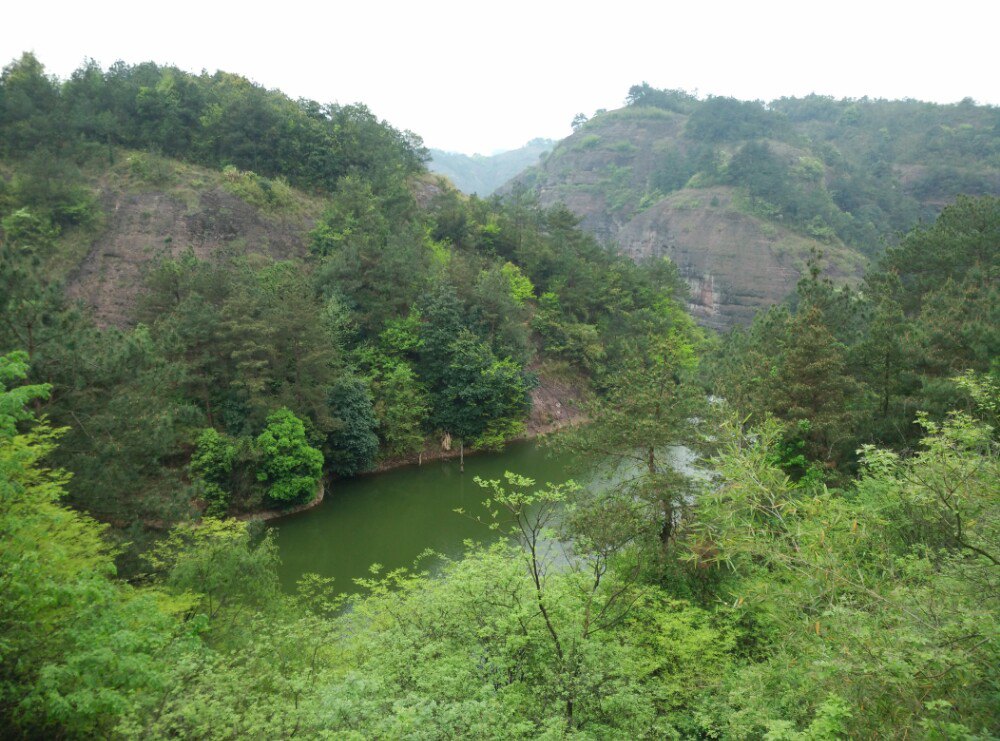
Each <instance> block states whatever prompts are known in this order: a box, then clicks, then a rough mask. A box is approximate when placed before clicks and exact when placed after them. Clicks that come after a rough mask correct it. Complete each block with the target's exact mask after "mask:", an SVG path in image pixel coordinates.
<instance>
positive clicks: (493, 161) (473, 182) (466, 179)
mask: <svg viewBox="0 0 1000 741" xmlns="http://www.w3.org/2000/svg"><path fill="white" fill-rule="evenodd" d="M553 145H555V142H554V141H553V140H551V139H532V140H531V141H530V142H528V143H527V144H525V145H524V146H523V147H521V148H520V149H512V150H510V151H507V152H500V153H499V154H493V155H489V156H485V155H482V154H474V155H471V156H469V155H467V154H459V153H457V152H445V151H442V150H440V149H432V150H430V153H431V160H430V162H429V163H428V167H429V169H430V170H431V172H436V173H438V174H440V175H444V176H445V177H447V178H448V179H449V180H451V182H452V183H454V184H455V187H456V188H458V189H459V190H461V191H463V192H465V193H469V194H472V193H475V194H477V195H479V196H488V195H490V194H491V193H492V192H493V191H495V190H496V189H497V188H499V187H500V186H501V185H503V184H504V183H506V182H507V181H508V180H510V179H511V178H512V177H514V176H515V175H517V174H518V173H519V172H521V171H522V170H524V169H525V168H527V167H530V166H531V165H533V164H535V163H536V162H538V158H539V157H540V156H542V155H543V154H545V153H546V152H548V151H550V150H551V149H552V147H553Z"/></svg>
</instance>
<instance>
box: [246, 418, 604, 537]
mask: <svg viewBox="0 0 1000 741" xmlns="http://www.w3.org/2000/svg"><path fill="white" fill-rule="evenodd" d="M586 421H587V418H586V416H585V415H583V414H580V413H579V412H577V411H576V410H574V411H573V413H570V414H568V415H567V416H565V417H564V418H562V419H558V420H554V421H550V422H547V423H545V424H536V425H530V424H529V427H528V429H526V430H525V432H524V433H523V434H521V435H518V436H517V437H512V438H511V439H510V440H507V441H506V442H504V444H503V446H502V447H501V448H500V450H503V448H506V447H507V446H508V445H510V444H512V443H518V442H525V441H527V440H537V439H539V438H541V437H544V436H546V435H551V434H553V433H555V432H558V431H560V430H564V429H567V428H570V427H576V426H578V425H581V424H584V423H585V422H586ZM495 452H497V449H491V448H476V449H469V450H466V451H465V457H466V458H472V457H474V456H477V455H481V454H483V453H495ZM460 453H461V451H460V450H458V449H457V448H455V447H448V448H446V447H444V445H443V444H440V445H437V446H429V447H428V446H426V445H425V447H424V449H423V450H422V451H421V452H420V453H418V454H416V455H408V456H402V457H397V458H389V459H387V460H385V461H382V462H381V463H379V464H378V465H377V466H375V467H374V468H370V469H368V470H367V471H362V472H360V473H358V474H356V475H355V476H352V477H351V478H352V479H358V478H366V477H369V476H376V475H378V474H381V473H386V472H387V471H395V470H397V469H400V468H407V467H410V466H415V467H419V466H421V465H423V464H424V463H431V462H433V461H443V460H452V459H455V458H458V457H459V455H460ZM324 480H326V477H325V476H324V479H323V480H321V481H320V483H319V487H318V491H317V494H316V497H314V498H313V499H311V500H310V501H308V502H303V503H302V504H297V505H295V506H294V507H290V508H288V509H266V510H260V511H258V512H246V513H243V514H241V515H238V516H237V518H236V519H238V520H260V521H262V522H270V521H272V520H277V519H279V518H282V517H288V516H289V515H294V514H298V513H299V512H305V511H306V510H310V509H313V508H314V507H318V506H319V505H320V504H322V503H323V497H324V496H325V493H326V489H327V487H326V485H325V484H324ZM331 483H333V480H331Z"/></svg>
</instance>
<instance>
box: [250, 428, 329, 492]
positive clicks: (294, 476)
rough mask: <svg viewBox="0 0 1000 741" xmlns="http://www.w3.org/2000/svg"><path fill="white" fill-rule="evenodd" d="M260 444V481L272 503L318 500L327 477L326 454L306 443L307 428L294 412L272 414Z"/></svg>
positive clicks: (260, 436)
mask: <svg viewBox="0 0 1000 741" xmlns="http://www.w3.org/2000/svg"><path fill="white" fill-rule="evenodd" d="M256 443H257V447H258V449H259V450H260V467H259V470H258V472H257V480H258V481H261V482H264V483H266V484H267V495H268V497H270V498H271V500H272V501H274V502H276V503H278V504H282V505H285V504H294V503H295V502H301V501H304V500H307V499H309V498H310V497H313V496H315V494H316V486H317V484H318V483H319V480H320V477H321V476H322V475H323V454H322V453H321V452H319V451H318V450H316V449H315V448H313V447H311V446H310V445H309V443H308V442H307V441H306V429H305V426H304V425H303V424H302V420H300V419H299V418H298V417H296V416H295V415H294V414H293V413H292V412H291V410H289V409H285V408H282V409H279V410H277V411H276V412H273V413H271V414H269V415H268V417H267V423H266V426H265V427H264V431H263V432H261V433H260V434H259V435H258V436H257V439H256Z"/></svg>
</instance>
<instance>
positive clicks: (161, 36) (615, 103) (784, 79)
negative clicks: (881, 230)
mask: <svg viewBox="0 0 1000 741" xmlns="http://www.w3.org/2000/svg"><path fill="white" fill-rule="evenodd" d="M0 24H2V25H0V64H3V65H6V64H7V63H9V62H10V61H11V60H13V59H15V58H16V57H19V56H20V55H21V53H22V52H24V51H34V52H35V54H36V56H38V58H39V59H40V60H41V62H42V63H43V64H44V65H45V66H46V68H47V70H48V71H49V73H51V74H55V75H57V76H59V77H61V78H65V77H68V76H69V75H70V73H71V72H72V71H73V70H74V69H76V68H77V67H78V66H79V65H80V64H81V62H82V61H83V60H84V59H85V58H88V57H89V58H93V59H96V60H97V61H98V62H100V63H101V64H102V65H104V66H105V67H107V66H108V65H110V64H111V63H113V62H115V61H116V60H119V59H121V60H123V61H125V62H127V63H130V64H134V63H138V62H143V61H154V62H157V63H160V64H174V65H176V66H178V67H180V68H182V69H185V70H189V71H192V72H199V71H201V70H203V69H204V70H208V71H209V72H214V71H215V70H217V69H222V70H225V71H228V72H235V73H238V74H241V75H244V76H245V77H248V78H250V79H251V80H253V81H255V82H257V83H259V84H261V85H264V86H265V87H268V88H279V89H281V90H283V91H284V92H285V93H287V94H289V95H291V96H292V97H296V98H297V97H305V98H311V99H313V100H318V101H320V102H321V103H328V102H338V103H342V104H347V103H355V102H362V103H365V104H366V105H367V106H368V107H369V108H371V109H372V111H374V112H375V113H376V114H377V115H378V116H379V117H380V118H384V119H386V120H388V121H389V123H391V124H392V125H393V126H396V127H397V128H400V129H409V130H411V131H414V132H416V133H417V134H419V135H420V136H421V137H423V139H424V143H425V144H426V145H427V146H429V147H434V148H438V149H445V150H449V151H454V152H464V153H466V154H472V153H477V152H478V153H481V154H490V153H493V152H496V151H500V150H505V149H513V148H516V147H519V146H521V145H522V144H524V143H525V142H527V141H528V140H530V139H533V138H535V137H546V138H553V139H559V138H562V137H564V136H567V135H568V134H569V133H570V121H571V120H572V119H573V116H574V115H575V114H576V113H585V114H587V115H588V116H589V115H591V114H592V113H593V112H594V111H595V110H597V109H600V108H608V109H611V108H617V107H620V106H621V105H623V103H624V99H625V96H626V95H627V93H628V89H629V87H630V86H631V85H634V84H636V83H639V82H643V81H646V82H648V83H649V84H651V85H653V86H654V87H658V88H681V89H684V90H688V91H690V92H697V93H698V94H700V95H702V96H705V95H731V96H734V97H738V98H742V99H760V100H773V99H775V98H779V97H782V96H800V95H807V94H809V93H813V92H815V93H819V94H823V95H833V96H835V97H853V98H857V97H863V96H865V95H867V96H869V97H873V98H917V99H920V100H930V101H935V102H942V103H952V102H957V101H959V100H961V99H963V98H966V97H971V98H973V99H974V100H976V101H977V102H979V103H989V104H993V105H997V104H1000V78H998V77H997V70H998V62H997V59H998V57H997V53H996V49H997V46H996V39H995V36H996V31H997V28H998V27H1000V1H998V0H950V1H949V2H947V3H943V2H934V3H930V2H926V3H922V2H919V0H917V1H914V0H909V2H896V1H895V0H867V1H865V2H859V1H857V0H838V1H837V2H817V1H816V0H797V1H796V2H785V1H781V2H779V1H777V0H771V1H767V0H761V1H759V2H752V1H749V0H743V1H738V0H732V1H730V0H713V1H712V2H703V3H700V4H697V6H696V3H694V2H685V3H679V2H669V0H660V1H659V2H657V0H646V2H635V1H634V0H614V1H609V2H601V3H595V2H590V1H589V0H576V2H562V1H561V0H559V1H546V0H534V1H533V2H527V1H525V0H501V1H499V2H493V3H486V2H476V0H465V2H452V1H450V0H449V1H445V0H440V1H438V0H434V1H431V0H427V1H425V2H386V1H384V0H350V1H349V2H343V0H328V1H327V2H325V3H322V2H312V3H305V2H301V1H300V0H282V1H281V2H273V1H272V2H269V3H266V4H265V3H257V2H254V0H244V1H243V2H238V3H236V2H216V1H213V0H201V2H192V1H191V0H170V1H169V2H163V3H144V2H136V1H135V0H131V1H130V2H118V1H115V2H110V1H107V0H88V2H79V0H76V1H75V2H46V0H34V2H32V3H24V2H22V3H11V4H7V7H5V8H4V11H3V14H2V20H0Z"/></svg>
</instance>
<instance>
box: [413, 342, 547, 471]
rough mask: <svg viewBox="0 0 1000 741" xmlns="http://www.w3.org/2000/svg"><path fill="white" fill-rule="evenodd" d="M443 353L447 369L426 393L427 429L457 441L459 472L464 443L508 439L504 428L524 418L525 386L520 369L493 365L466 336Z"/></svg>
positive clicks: (505, 363) (503, 362)
mask: <svg viewBox="0 0 1000 741" xmlns="http://www.w3.org/2000/svg"><path fill="white" fill-rule="evenodd" d="M448 351H449V360H448V366H447V368H446V369H445V370H444V371H443V372H442V373H441V375H440V377H439V382H438V384H437V385H436V386H435V387H432V389H431V395H432V396H431V398H432V399H433V402H434V404H433V411H432V413H431V423H432V424H433V425H434V426H435V427H436V428H437V429H440V430H443V431H444V432H447V433H449V434H451V435H454V436H455V437H457V438H458V441H459V456H460V461H461V463H460V465H461V468H462V470H463V471H464V470H465V443H466V442H473V443H475V442H477V441H481V442H487V439H484V438H493V439H494V441H495V439H496V438H498V437H499V438H501V439H502V438H505V437H507V436H509V432H510V431H511V430H510V429H509V428H507V427H506V426H505V425H504V423H505V422H509V421H513V420H520V419H521V418H522V417H523V415H525V414H526V413H527V411H528V409H529V408H530V397H529V395H528V390H529V385H528V379H527V378H526V377H525V375H524V372H523V370H522V369H521V367H520V366H518V365H517V364H516V363H514V362H513V361H510V360H497V359H496V357H495V356H494V355H493V353H492V352H490V349H489V347H487V346H486V345H485V344H483V343H482V342H481V341H480V340H478V339H477V338H476V337H475V335H473V334H472V332H470V331H469V330H462V331H460V332H459V335H458V337H456V338H455V339H454V341H453V342H452V343H451V345H450V346H449V348H448ZM498 425H499V426H500V427H499V428H498V427H497V426H498ZM491 428H492V429H491ZM490 432H492V434H490V435H487V433H490Z"/></svg>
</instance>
